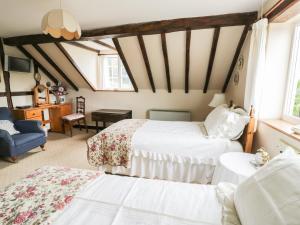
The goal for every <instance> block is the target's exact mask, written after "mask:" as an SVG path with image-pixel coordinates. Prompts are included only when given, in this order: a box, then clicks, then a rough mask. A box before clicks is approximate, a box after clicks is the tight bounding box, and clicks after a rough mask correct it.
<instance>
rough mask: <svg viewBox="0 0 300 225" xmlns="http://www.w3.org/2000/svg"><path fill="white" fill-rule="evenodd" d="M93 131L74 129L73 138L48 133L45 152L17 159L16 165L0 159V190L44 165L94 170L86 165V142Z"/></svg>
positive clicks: (29, 153) (37, 150)
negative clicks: (86, 131)
mask: <svg viewBox="0 0 300 225" xmlns="http://www.w3.org/2000/svg"><path fill="white" fill-rule="evenodd" d="M94 134H95V131H89V133H88V134H87V133H85V132H84V131H82V132H81V131H79V130H78V129H74V135H73V137H72V138H71V137H69V136H66V135H64V134H58V133H49V137H48V142H47V145H46V149H47V150H46V151H41V149H40V148H36V149H33V150H32V151H30V152H28V153H26V154H24V155H23V156H21V157H19V159H18V162H17V163H9V162H6V161H3V160H2V159H0V188H3V187H5V186H6V185H8V184H10V183H12V182H14V181H16V180H18V179H20V178H22V177H24V176H26V175H27V174H28V173H30V172H31V171H33V170H35V169H37V168H39V167H41V166H44V165H54V166H56V165H58V166H67V167H75V168H82V169H95V168H94V167H91V166H90V165H89V164H88V161H87V157H86V153H87V147H86V140H87V138H88V137H90V136H92V135H94Z"/></svg>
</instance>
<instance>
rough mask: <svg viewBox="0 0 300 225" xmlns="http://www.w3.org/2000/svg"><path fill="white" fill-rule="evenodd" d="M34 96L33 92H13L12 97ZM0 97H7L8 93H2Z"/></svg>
mask: <svg viewBox="0 0 300 225" xmlns="http://www.w3.org/2000/svg"><path fill="white" fill-rule="evenodd" d="M25 95H33V91H13V92H11V96H25ZM0 97H6V92H0Z"/></svg>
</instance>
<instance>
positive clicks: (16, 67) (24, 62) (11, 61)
mask: <svg viewBox="0 0 300 225" xmlns="http://www.w3.org/2000/svg"><path fill="white" fill-rule="evenodd" d="M5 70H6V71H17V72H25V73H30V72H31V61H30V59H23V58H17V57H12V56H6V57H5Z"/></svg>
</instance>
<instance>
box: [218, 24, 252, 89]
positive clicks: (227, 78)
mask: <svg viewBox="0 0 300 225" xmlns="http://www.w3.org/2000/svg"><path fill="white" fill-rule="evenodd" d="M249 29H250V26H249V25H247V26H245V28H244V30H243V33H242V35H241V38H240V40H239V43H238V46H237V48H236V51H235V54H234V57H233V60H232V63H231V65H230V69H229V71H228V74H227V77H226V80H225V82H224V85H223V88H222V92H223V93H225V92H226V89H227V87H228V84H229V81H230V79H231V76H232V73H233V70H234V67H235V65H236V63H237V61H238V58H239V55H240V53H241V50H242V47H243V44H244V42H245V40H246V37H247V34H248V31H249Z"/></svg>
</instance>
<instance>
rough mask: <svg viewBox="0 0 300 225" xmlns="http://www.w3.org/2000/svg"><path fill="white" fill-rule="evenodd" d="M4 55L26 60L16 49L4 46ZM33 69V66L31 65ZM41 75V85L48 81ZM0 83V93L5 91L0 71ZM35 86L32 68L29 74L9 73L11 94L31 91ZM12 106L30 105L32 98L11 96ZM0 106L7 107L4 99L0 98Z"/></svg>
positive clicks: (29, 96) (28, 96)
mask: <svg viewBox="0 0 300 225" xmlns="http://www.w3.org/2000/svg"><path fill="white" fill-rule="evenodd" d="M4 51H5V54H7V55H9V56H14V57H21V58H26V57H25V56H24V55H23V54H22V53H21V52H20V51H19V50H18V49H17V48H15V47H10V46H5V48H4ZM32 67H33V65H32ZM39 72H40V74H41V75H42V79H41V84H46V82H47V81H49V79H48V77H46V76H45V75H44V74H43V73H42V72H41V71H39ZM0 75H1V82H0V92H4V91H5V85H4V80H3V73H2V69H1V72H0ZM34 86H35V80H34V78H33V68H32V72H31V73H22V72H13V71H12V72H10V88H11V91H12V92H15V91H31V90H32V88H34ZM12 100H13V105H14V107H16V106H23V105H32V104H33V102H32V96H31V95H27V96H13V97H12ZM0 106H7V101H6V97H0Z"/></svg>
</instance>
